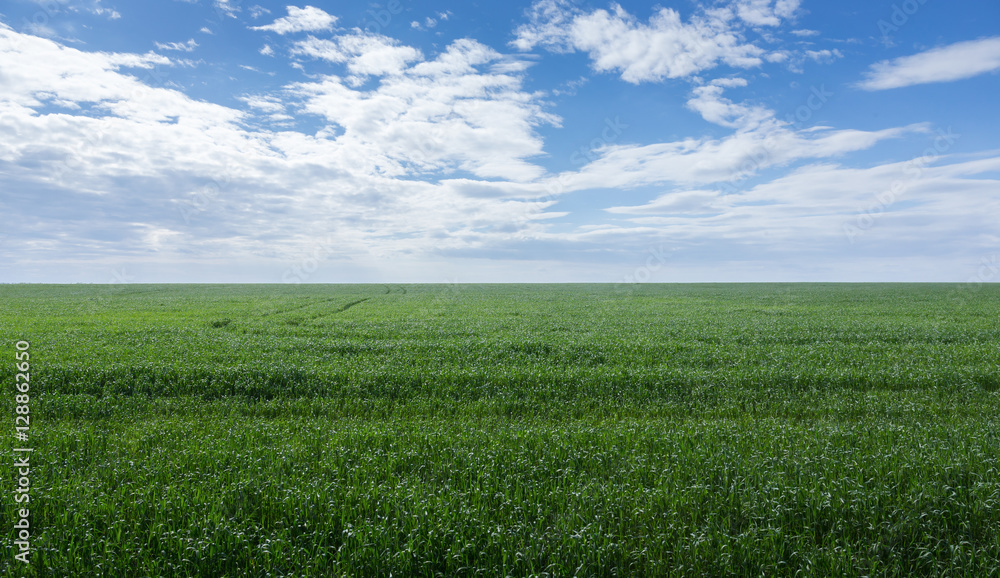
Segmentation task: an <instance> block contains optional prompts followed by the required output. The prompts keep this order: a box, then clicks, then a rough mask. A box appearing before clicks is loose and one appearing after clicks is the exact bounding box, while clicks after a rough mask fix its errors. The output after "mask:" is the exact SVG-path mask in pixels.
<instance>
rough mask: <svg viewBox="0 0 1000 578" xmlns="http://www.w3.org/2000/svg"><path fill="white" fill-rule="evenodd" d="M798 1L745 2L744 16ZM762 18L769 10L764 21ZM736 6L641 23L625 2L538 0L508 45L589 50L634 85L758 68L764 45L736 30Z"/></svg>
mask: <svg viewBox="0 0 1000 578" xmlns="http://www.w3.org/2000/svg"><path fill="white" fill-rule="evenodd" d="M797 5H798V4H797V2H786V1H782V0H778V2H777V3H776V4H775V5H773V6H772V4H771V2H768V1H764V2H757V1H753V2H743V3H740V4H739V5H738V7H737V12H738V13H739V14H740V15H741V16H740V18H742V19H743V20H754V19H763V20H766V23H767V24H777V22H776V21H775V22H773V23H772V22H771V19H776V18H778V16H779V15H785V14H787V13H790V11H793V10H794V7H797ZM764 15H768V16H767V18H764ZM733 18H734V16H733V12H732V11H731V10H714V11H708V12H704V13H700V14H696V15H695V16H693V17H692V18H691V19H690V20H689V21H687V22H685V21H683V20H682V19H681V16H680V14H679V13H678V12H677V11H676V10H673V9H671V8H659V9H658V10H657V11H656V12H655V13H654V14H653V16H652V17H651V18H650V19H649V21H648V22H640V21H639V20H638V19H637V18H635V17H634V16H632V15H631V14H629V13H628V12H626V11H625V9H624V8H622V7H621V6H620V5H617V4H616V5H614V6H612V9H611V10H610V11H608V10H594V11H591V12H586V11H583V10H581V9H580V8H578V7H576V6H574V5H572V4H570V3H569V2H567V1H565V0H540V1H539V2H536V3H535V4H534V5H532V7H531V9H530V10H529V12H528V19H529V22H528V23H527V24H525V25H523V26H521V27H519V28H518V29H517V31H516V38H515V39H514V40H513V41H512V42H511V45H512V46H514V47H516V48H518V49H519V50H524V51H526V50H531V49H533V48H535V47H536V46H541V47H543V48H546V49H548V50H551V51H553V52H570V51H580V52H586V53H587V54H588V55H589V57H590V59H591V66H592V67H593V68H594V69H595V70H597V71H599V72H616V73H619V74H620V75H621V78H622V79H623V80H625V81H628V82H631V83H640V82H655V81H661V80H664V79H666V78H685V77H690V76H693V75H695V74H698V73H700V72H702V71H705V70H709V69H712V68H715V67H717V66H719V65H720V64H727V65H729V66H733V67H737V68H753V67H756V66H759V65H760V64H761V63H762V62H763V61H762V56H763V55H764V50H763V49H761V48H759V47H757V46H754V45H753V44H750V43H747V42H746V41H745V40H744V39H743V38H742V37H741V35H740V34H739V32H738V30H736V29H735V28H734V23H733Z"/></svg>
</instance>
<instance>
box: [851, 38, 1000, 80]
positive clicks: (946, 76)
mask: <svg viewBox="0 0 1000 578" xmlns="http://www.w3.org/2000/svg"><path fill="white" fill-rule="evenodd" d="M996 70H1000V37H998V36H994V37H992V38H981V39H979V40H968V41H965V42H957V43H955V44H950V45H948V46H942V47H939V48H933V49H931V50H927V51H925V52H920V53H918V54H914V55H911V56H903V57H900V58H896V59H894V60H883V61H881V62H878V63H876V64H873V65H872V66H871V68H870V69H869V70H868V72H867V73H866V75H865V79H864V80H863V81H861V82H859V83H858V84H857V86H858V87H859V88H861V89H864V90H873V91H874V90H888V89H892V88H903V87H906V86H914V85H917V84H928V83H932V82H952V81H955V80H962V79H965V78H972V77H973V76H978V75H980V74H986V73H988V72H993V71H996Z"/></svg>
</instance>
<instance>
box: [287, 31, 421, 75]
mask: <svg viewBox="0 0 1000 578" xmlns="http://www.w3.org/2000/svg"><path fill="white" fill-rule="evenodd" d="M292 54H295V55H302V56H310V57H312V58H320V59H323V60H328V61H330V62H337V63H346V64H347V68H348V70H349V71H350V72H351V74H355V75H359V76H366V75H375V76H382V75H386V74H399V73H400V72H402V71H403V69H404V68H406V66H407V64H408V63H410V62H413V61H416V60H421V59H423V55H422V54H421V53H420V51H419V50H417V49H415V48H412V47H410V46H401V45H400V44H399V42H397V41H396V40H394V39H392V38H389V37H388V36H383V35H381V34H366V33H363V32H361V31H360V30H355V32H354V33H353V34H345V35H342V36H337V37H334V38H333V39H331V40H320V39H318V38H315V37H313V36H310V37H308V38H307V39H306V40H302V41H299V42H296V43H295V47H294V48H293V49H292Z"/></svg>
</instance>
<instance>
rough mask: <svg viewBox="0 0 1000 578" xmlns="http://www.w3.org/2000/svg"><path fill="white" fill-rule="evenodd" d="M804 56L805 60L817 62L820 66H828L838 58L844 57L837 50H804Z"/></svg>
mask: <svg viewBox="0 0 1000 578" xmlns="http://www.w3.org/2000/svg"><path fill="white" fill-rule="evenodd" d="M805 54H806V58H809V59H810V60H813V61H816V62H819V63H820V64H829V63H831V62H833V61H835V60H837V59H839V58H843V57H844V54H843V53H842V52H840V51H839V50H837V49H833V50H828V49H823V50H806V52H805Z"/></svg>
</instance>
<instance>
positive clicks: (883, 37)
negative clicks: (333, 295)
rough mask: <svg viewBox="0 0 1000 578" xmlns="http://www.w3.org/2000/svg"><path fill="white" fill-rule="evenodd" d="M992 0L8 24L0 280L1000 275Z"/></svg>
mask: <svg viewBox="0 0 1000 578" xmlns="http://www.w3.org/2000/svg"><path fill="white" fill-rule="evenodd" d="M998 71H1000V4H998V3H996V2H995V1H987V0H983V1H963V2H944V1H943V0H907V1H905V2H895V3H893V2H870V1H855V0H847V1H841V2H818V1H810V0H719V1H714V2H693V1H684V2H667V3H661V4H649V3H644V2H621V3H606V2H588V1H568V0H566V1H563V0H539V1H535V2H507V3H494V2H489V3H488V2H420V3H417V2H413V1H408V0H390V1H388V2H380V3H379V2H372V3H341V2H338V3H322V2H313V3H312V4H287V3H272V2H240V1H238V0H229V1H222V0H187V1H182V0H160V1H152V0H151V1H148V2H113V1H109V0H39V1H29V0H7V1H5V2H2V3H0V134H2V135H3V136H2V140H0V215H2V216H3V225H2V229H0V282H70V283H72V282H88V283H113V282H274V283H281V282H291V283H299V282H309V283H312V282H509V281H524V282H577V281H588V282H590V281H594V282H609V283H622V282H631V281H651V282H691V281H706V282H716V281H957V282H976V283H978V282H982V281H995V280H998V279H1000V263H998V259H1000V224H998V217H1000V139H998V137H997V134H998V133H997V128H998V126H1000V123H998V120H1000V115H998V113H997V109H996V95H998V94H1000V74H998Z"/></svg>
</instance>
